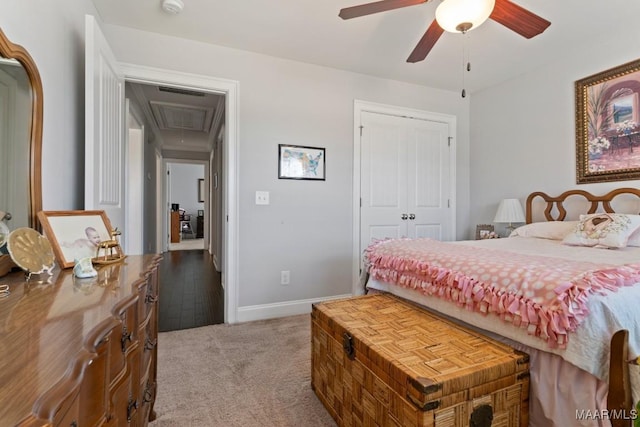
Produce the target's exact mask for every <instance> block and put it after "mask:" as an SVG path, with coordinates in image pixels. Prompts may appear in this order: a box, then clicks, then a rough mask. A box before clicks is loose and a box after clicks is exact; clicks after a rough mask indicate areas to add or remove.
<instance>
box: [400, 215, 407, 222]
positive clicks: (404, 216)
mask: <svg viewBox="0 0 640 427" xmlns="http://www.w3.org/2000/svg"><path fill="white" fill-rule="evenodd" d="M400 218H402V220H403V221H406V220H407V218H409V216H408V215H407V214H402V216H400Z"/></svg>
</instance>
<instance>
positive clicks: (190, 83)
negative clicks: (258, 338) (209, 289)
mask: <svg viewBox="0 0 640 427" xmlns="http://www.w3.org/2000/svg"><path fill="white" fill-rule="evenodd" d="M120 66H121V69H122V72H123V73H124V77H125V80H126V81H131V82H135V83H146V84H163V83H164V84H168V85H171V86H174V87H182V88H184V89H200V90H207V91H211V92H218V93H223V94H225V135H224V144H225V150H224V159H223V162H224V168H223V169H224V171H223V173H224V179H223V182H224V188H223V203H224V208H223V209H224V212H223V214H224V215H225V216H226V219H227V221H226V223H225V224H226V226H225V239H224V245H223V249H222V250H223V252H224V269H223V275H222V281H223V286H224V290H225V292H224V299H225V304H224V317H225V319H224V320H225V323H236V322H237V321H238V320H237V319H238V257H239V249H238V133H239V132H238V131H239V123H238V121H239V120H238V119H239V82H237V81H234V80H226V79H219V78H214V77H208V76H202V75H197V74H190V73H183V72H178V71H172V70H164V69H158V68H151V67H145V66H140V65H135V64H124V63H121V64H120Z"/></svg>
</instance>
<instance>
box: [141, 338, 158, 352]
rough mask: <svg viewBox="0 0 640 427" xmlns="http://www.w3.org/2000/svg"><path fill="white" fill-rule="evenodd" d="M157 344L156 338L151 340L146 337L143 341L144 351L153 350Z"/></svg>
mask: <svg viewBox="0 0 640 427" xmlns="http://www.w3.org/2000/svg"><path fill="white" fill-rule="evenodd" d="M157 345H158V340H153V341H152V340H151V338H149V337H147V339H146V340H145V343H144V349H145V351H149V350H153V349H154V348H156V346H157Z"/></svg>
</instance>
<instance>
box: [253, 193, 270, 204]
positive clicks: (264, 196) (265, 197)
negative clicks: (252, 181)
mask: <svg viewBox="0 0 640 427" xmlns="http://www.w3.org/2000/svg"><path fill="white" fill-rule="evenodd" d="M268 204H269V192H268V191H256V205H268Z"/></svg>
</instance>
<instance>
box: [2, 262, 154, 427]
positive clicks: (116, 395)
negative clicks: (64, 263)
mask: <svg viewBox="0 0 640 427" xmlns="http://www.w3.org/2000/svg"><path fill="white" fill-rule="evenodd" d="M160 259H161V257H160V256H158V255H141V256H129V257H127V258H126V259H125V260H124V262H122V263H119V264H112V265H108V266H102V267H101V268H99V269H98V273H99V274H98V277H97V278H95V279H76V278H74V277H73V274H72V272H71V269H67V270H62V271H60V270H59V269H56V273H55V274H54V275H53V276H52V277H51V278H50V280H49V282H50V283H43V282H42V280H46V279H47V278H48V276H46V275H45V276H40V277H38V276H35V278H33V277H32V278H31V280H30V281H28V282H25V280H24V279H25V278H24V275H23V274H22V273H12V274H11V275H9V276H6V277H4V278H2V279H0V283H1V284H8V285H9V287H10V290H11V294H10V296H9V297H7V298H2V299H0V425H2V426H15V425H19V426H65V427H84V426H144V425H147V424H148V422H149V420H153V419H154V418H155V413H154V410H153V404H154V400H155V394H156V370H157V363H156V360H157V348H156V344H157V334H158V314H157V308H158V274H157V266H158V262H159V261H160ZM38 279H42V280H38Z"/></svg>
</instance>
